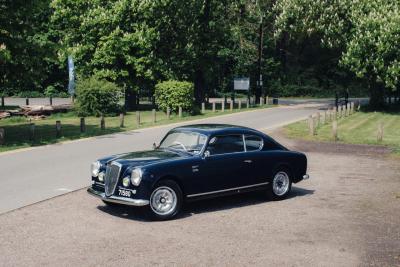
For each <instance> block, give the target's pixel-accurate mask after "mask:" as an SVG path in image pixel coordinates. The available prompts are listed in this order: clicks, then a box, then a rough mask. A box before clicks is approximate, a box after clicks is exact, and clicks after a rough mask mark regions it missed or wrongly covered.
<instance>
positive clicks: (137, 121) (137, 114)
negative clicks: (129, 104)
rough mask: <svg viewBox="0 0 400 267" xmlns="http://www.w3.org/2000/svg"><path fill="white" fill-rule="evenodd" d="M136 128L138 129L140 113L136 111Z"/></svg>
mask: <svg viewBox="0 0 400 267" xmlns="http://www.w3.org/2000/svg"><path fill="white" fill-rule="evenodd" d="M136 127H138V128H139V127H140V111H139V110H137V111H136Z"/></svg>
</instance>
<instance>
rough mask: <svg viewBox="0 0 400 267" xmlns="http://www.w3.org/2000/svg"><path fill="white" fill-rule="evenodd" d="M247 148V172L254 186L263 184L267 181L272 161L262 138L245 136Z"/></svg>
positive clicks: (251, 135)
mask: <svg viewBox="0 0 400 267" xmlns="http://www.w3.org/2000/svg"><path fill="white" fill-rule="evenodd" d="M244 140H245V147H246V159H245V160H244V162H245V163H247V164H245V167H244V169H245V171H246V172H247V173H248V177H249V180H250V181H251V183H252V184H261V183H265V182H266V181H267V176H268V175H267V173H268V170H269V168H270V163H271V161H270V159H269V157H268V155H265V154H266V153H263V151H261V150H262V149H263V145H264V140H263V138H262V137H261V136H258V135H253V134H246V135H244Z"/></svg>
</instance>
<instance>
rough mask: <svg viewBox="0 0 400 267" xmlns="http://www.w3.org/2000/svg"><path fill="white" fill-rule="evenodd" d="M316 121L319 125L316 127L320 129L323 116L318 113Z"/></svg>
mask: <svg viewBox="0 0 400 267" xmlns="http://www.w3.org/2000/svg"><path fill="white" fill-rule="evenodd" d="M316 121H317V123H316V124H315V127H319V125H320V123H321V114H320V113H319V112H317V116H316Z"/></svg>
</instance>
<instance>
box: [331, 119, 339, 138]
mask: <svg viewBox="0 0 400 267" xmlns="http://www.w3.org/2000/svg"><path fill="white" fill-rule="evenodd" d="M332 138H333V141H335V142H336V141H337V140H338V134H337V120H334V121H333V123H332Z"/></svg>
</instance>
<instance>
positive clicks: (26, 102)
mask: <svg viewBox="0 0 400 267" xmlns="http://www.w3.org/2000/svg"><path fill="white" fill-rule="evenodd" d="M25 105H27V106H29V98H28V97H27V98H25Z"/></svg>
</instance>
